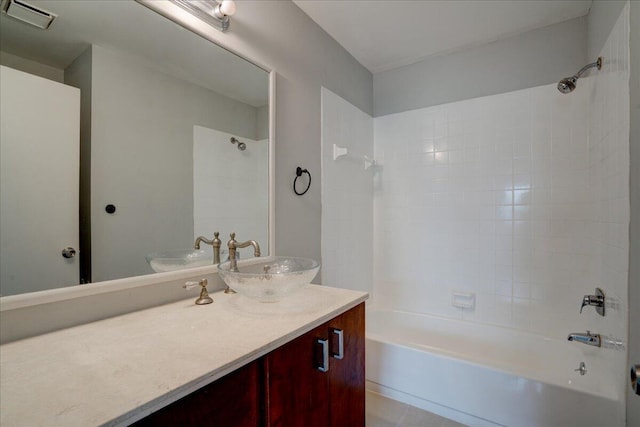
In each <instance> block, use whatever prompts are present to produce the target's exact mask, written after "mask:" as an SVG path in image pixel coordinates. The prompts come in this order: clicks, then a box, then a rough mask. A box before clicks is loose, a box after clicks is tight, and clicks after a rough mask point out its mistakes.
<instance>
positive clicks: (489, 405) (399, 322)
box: [366, 308, 624, 427]
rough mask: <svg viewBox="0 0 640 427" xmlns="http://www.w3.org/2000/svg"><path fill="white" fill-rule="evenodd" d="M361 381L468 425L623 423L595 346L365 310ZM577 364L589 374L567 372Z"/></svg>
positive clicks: (566, 426)
mask: <svg viewBox="0 0 640 427" xmlns="http://www.w3.org/2000/svg"><path fill="white" fill-rule="evenodd" d="M367 310H368V311H367V325H366V346H367V348H366V355H367V357H366V376H367V388H368V389H370V390H372V391H374V392H378V393H380V394H382V395H385V396H387V397H390V398H392V399H395V400H399V401H402V402H405V403H408V404H410V405H413V406H417V407H420V408H423V409H425V410H428V411H431V412H434V413H437V414H439V415H442V416H445V417H447V418H450V419H453V420H455V421H458V422H461V423H463V424H466V425H470V426H496V425H498V426H500V425H501V426H518V427H527V426H532V427H554V426H558V427H569V426H581V427H590V426H594V427H595V426H598V427H600V426H608V427H615V426H623V425H624V403H623V401H624V397H623V396H622V397H621V396H620V394H621V393H620V392H619V390H618V389H617V388H616V385H615V382H614V381H613V380H612V379H611V378H610V375H607V371H610V369H605V367H604V366H602V363H603V362H602V361H601V360H602V357H601V353H600V357H596V356H597V355H598V353H597V352H602V351H606V349H598V348H596V347H591V348H590V347H588V346H584V347H586V348H580V346H583V345H582V344H577V343H571V342H568V341H564V340H557V339H550V338H545V337H542V336H540V335H535V334H528V333H524V332H519V331H516V330H513V329H508V328H502V327H498V326H491V325H482V324H477V323H470V322H465V321H461V320H452V319H445V318H440V317H435V316H428V315H422V314H415V313H407V312H401V311H392V310H380V309H369V308H367ZM580 362H585V365H586V369H587V373H586V375H584V376H582V375H580V373H579V372H576V371H574V369H577V368H578V367H579V365H580Z"/></svg>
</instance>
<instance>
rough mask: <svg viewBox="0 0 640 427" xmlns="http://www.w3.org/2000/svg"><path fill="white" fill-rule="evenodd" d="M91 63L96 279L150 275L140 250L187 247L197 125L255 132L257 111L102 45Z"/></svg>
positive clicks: (249, 134) (246, 133)
mask: <svg viewBox="0 0 640 427" xmlns="http://www.w3.org/2000/svg"><path fill="white" fill-rule="evenodd" d="M91 71H92V88H91V103H92V105H91V114H92V117H91V252H92V280H93V281H94V282H95V281H103V280H111V279H117V278H122V277H130V276H137V275H141V274H148V273H152V272H153V271H152V270H151V269H150V267H149V266H148V264H147V262H146V260H145V255H147V254H149V253H152V252H158V251H161V250H168V249H185V248H189V247H191V246H192V245H193V126H194V125H201V126H205V127H207V128H210V129H217V130H220V131H223V132H228V133H231V134H235V135H237V136H238V137H240V138H242V137H247V138H250V139H253V138H255V132H256V119H257V115H258V109H257V108H255V107H252V106H250V105H247V104H244V103H241V102H238V101H235V100H232V99H230V98H227V97H224V96H222V95H220V94H217V93H215V92H213V91H210V90H207V89H204V88H202V87H200V86H196V85H194V84H192V83H188V82H185V81H183V80H178V79H176V78H174V77H172V76H169V75H167V74H164V73H161V72H158V71H156V70H154V69H152V68H150V67H149V66H147V65H143V64H142V63H136V62H135V61H134V60H132V58H130V57H128V56H123V55H121V54H119V53H115V52H112V51H109V50H106V49H104V48H101V47H99V46H93V47H92V70H91ZM267 81H268V80H267V75H266V73H265V85H266V84H267ZM219 184H220V183H212V185H219ZM107 204H114V205H115V206H116V208H117V210H116V213H115V214H114V215H109V214H107V213H106V212H105V210H104V207H105V206H106V205H107ZM221 231H222V230H221ZM212 232H213V230H212Z"/></svg>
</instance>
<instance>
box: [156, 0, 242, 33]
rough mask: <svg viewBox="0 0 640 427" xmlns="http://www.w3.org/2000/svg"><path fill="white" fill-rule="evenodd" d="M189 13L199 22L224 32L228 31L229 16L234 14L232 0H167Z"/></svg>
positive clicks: (234, 9)
mask: <svg viewBox="0 0 640 427" xmlns="http://www.w3.org/2000/svg"><path fill="white" fill-rule="evenodd" d="M169 1H170V2H171V3H174V4H177V5H178V6H180V7H182V8H183V9H185V10H186V11H187V12H189V13H191V14H192V15H193V16H195V17H196V18H198V19H200V20H201V21H204V22H206V23H207V24H210V25H211V26H213V27H215V28H217V29H219V30H220V31H222V32H225V31H227V30H228V29H229V24H230V22H231V18H230V17H231V16H232V15H233V14H234V13H236V4H235V2H234V1H233V0H169Z"/></svg>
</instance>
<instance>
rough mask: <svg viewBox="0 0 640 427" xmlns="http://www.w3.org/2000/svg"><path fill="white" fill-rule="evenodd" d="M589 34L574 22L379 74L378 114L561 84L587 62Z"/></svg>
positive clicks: (376, 89) (376, 88)
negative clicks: (560, 82)
mask: <svg viewBox="0 0 640 427" xmlns="http://www.w3.org/2000/svg"><path fill="white" fill-rule="evenodd" d="M614 23H615V21H614ZM607 34H608V33H607ZM586 35H587V19H586V18H585V17H582V18H576V19H572V20H570V21H565V22H562V23H560V24H555V25H550V26H548V27H544V28H540V29H536V30H532V31H528V32H526V33H522V34H518V35H515V36H512V37H509V38H505V39H501V40H497V41H495V42H493V43H489V44H486V45H482V46H479V47H476V48H473V49H467V50H463V51H459V52H455V53H451V54H448V55H438V56H434V57H432V58H428V59H426V60H424V61H421V62H418V63H416V64H412V65H408V66H405V67H400V68H396V69H394V70H389V71H384V72H381V73H376V74H375V75H374V77H373V88H374V108H373V111H374V116H376V117H378V116H384V115H387V114H392V113H398V112H401V111H407V110H413V109H416V108H422V107H428V106H431V105H438V104H443V103H447V102H454V101H461V100H464V99H471V98H476V97H480V96H486V95H494V94H498V93H504V92H510V91H514V90H518V89H525V88H528V87H534V86H541V85H546V84H550V83H553V82H557V81H558V80H560V79H561V78H562V77H565V76H569V75H573V74H574V73H576V72H577V71H578V70H579V69H580V68H581V67H582V66H583V65H585V64H586V52H587V49H586V40H587V37H586Z"/></svg>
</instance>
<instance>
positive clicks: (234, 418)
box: [133, 360, 264, 427]
mask: <svg viewBox="0 0 640 427" xmlns="http://www.w3.org/2000/svg"><path fill="white" fill-rule="evenodd" d="M158 374H159V375H162V373H161V372H159V373H158ZM261 377H262V362H261V360H256V361H254V362H251V363H250V364H248V365H245V366H243V367H242V368H240V369H237V370H235V371H233V372H231V373H229V374H227V375H225V376H224V377H222V378H220V379H219V380H217V381H214V382H212V383H211V384H209V385H207V386H204V387H202V388H201V389H199V390H196V391H194V392H193V393H191V394H189V395H188V396H185V397H183V398H182V399H180V400H178V401H176V402H174V403H172V404H170V405H169V406H166V407H164V408H162V409H160V410H159V411H157V412H154V413H153V414H151V415H149V416H148V417H146V418H143V419H142V420H140V421H138V422H137V423H135V424H133V425H134V426H135V427H168V426H176V427H205V426H211V427H227V426H228V427H231V426H233V427H260V426H262V425H263V424H262V422H261V419H262V415H261V414H262V408H261V407H260V405H261V402H262V401H263V400H264V399H263V398H262V396H261V393H262V389H261V387H260V385H261V383H262V380H261Z"/></svg>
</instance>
